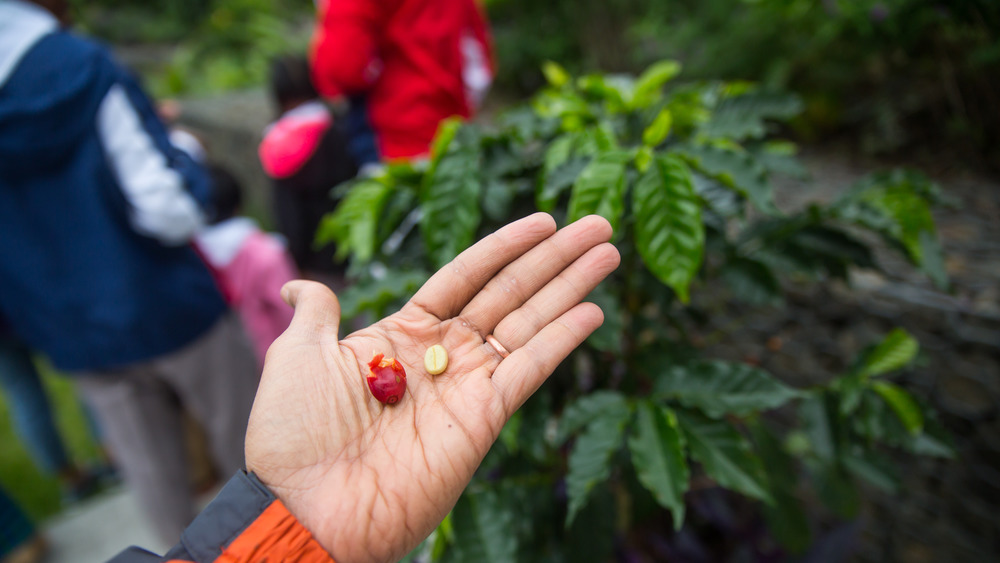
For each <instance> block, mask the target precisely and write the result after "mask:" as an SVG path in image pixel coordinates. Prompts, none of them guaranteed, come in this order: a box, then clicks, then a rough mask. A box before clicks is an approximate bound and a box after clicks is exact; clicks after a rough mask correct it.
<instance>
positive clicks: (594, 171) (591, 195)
mask: <svg viewBox="0 0 1000 563" xmlns="http://www.w3.org/2000/svg"><path fill="white" fill-rule="evenodd" d="M629 157H630V155H629V154H628V153H627V152H623V151H612V152H606V153H603V154H600V155H598V156H597V158H595V159H594V160H592V161H591V162H590V164H588V165H587V167H586V168H584V169H583V171H582V172H580V176H579V177H577V179H576V182H575V183H574V184H573V192H572V194H571V195H570V198H569V211H568V215H569V216H568V218H567V220H568V221H569V222H571V223H572V222H573V221H576V220H578V219H581V218H583V217H585V216H587V215H592V214H596V215H600V216H602V217H604V218H605V219H607V220H608V221H609V222H610V223H611V226H612V228H614V229H615V230H617V229H618V225H619V223H620V222H621V218H622V214H623V213H624V211H625V201H624V199H625V166H626V163H627V162H628V160H629Z"/></svg>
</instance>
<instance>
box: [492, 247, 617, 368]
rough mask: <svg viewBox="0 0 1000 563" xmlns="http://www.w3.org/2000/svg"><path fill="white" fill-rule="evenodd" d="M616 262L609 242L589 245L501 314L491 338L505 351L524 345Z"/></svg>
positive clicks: (595, 283) (571, 305)
mask: <svg viewBox="0 0 1000 563" xmlns="http://www.w3.org/2000/svg"><path fill="white" fill-rule="evenodd" d="M620 261H621V256H620V255H619V254H618V249H617V248H615V247H614V245H612V244H610V243H604V244H601V245H599V246H595V247H594V248H591V249H590V250H589V251H587V253H586V254H584V255H583V256H581V257H580V258H579V259H577V260H576V261H575V262H573V263H572V264H571V265H570V266H569V267H568V268H566V269H565V270H563V271H562V272H561V273H560V274H559V275H558V276H556V277H555V279H553V280H552V281H550V282H549V283H547V284H546V285H545V287H543V288H542V289H540V290H539V291H538V292H537V293H535V294H534V295H533V296H532V297H531V298H530V299H528V301H527V302H526V303H525V304H524V305H522V306H521V307H519V308H517V309H516V310H514V311H512V312H511V313H510V314H509V315H507V316H506V317H504V318H503V320H501V321H500V323H499V324H498V325H497V326H496V328H495V329H493V337H494V338H496V339H497V340H498V341H499V342H500V343H501V344H503V345H504V347H506V348H507V349H508V350H516V349H517V348H520V347H521V346H524V344H525V343H527V342H528V341H529V340H531V338H532V337H533V336H535V334H537V333H538V332H539V331H541V330H542V329H543V328H545V326H547V325H548V324H549V323H551V322H552V321H553V320H555V319H557V318H559V316H560V315H562V314H563V313H565V312H566V311H568V310H570V309H571V308H573V307H574V306H575V305H576V304H577V303H579V302H581V301H583V300H584V298H586V297H587V295H588V294H589V293H590V292H591V291H593V290H594V288H595V287H597V284H599V283H601V280H603V279H604V278H605V277H607V276H608V274H610V273H611V272H613V271H614V270H615V268H617V267H618V263H619V262H620Z"/></svg>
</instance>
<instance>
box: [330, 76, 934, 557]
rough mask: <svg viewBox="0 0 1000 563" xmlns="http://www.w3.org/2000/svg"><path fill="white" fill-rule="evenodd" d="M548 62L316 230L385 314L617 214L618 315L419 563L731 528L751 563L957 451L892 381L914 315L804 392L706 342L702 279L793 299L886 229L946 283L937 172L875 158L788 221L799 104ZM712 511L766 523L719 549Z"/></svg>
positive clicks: (368, 185)
mask: <svg viewBox="0 0 1000 563" xmlns="http://www.w3.org/2000/svg"><path fill="white" fill-rule="evenodd" d="M543 70H544V74H545V77H546V79H547V82H548V86H547V87H545V88H544V89H543V90H541V91H540V92H539V93H537V95H535V96H534V98H533V99H532V100H531V102H530V103H529V104H526V105H524V106H522V107H517V108H514V109H512V110H511V111H509V112H507V113H506V114H504V115H503V116H502V117H500V118H498V119H497V120H496V123H495V124H492V125H491V126H485V125H477V124H469V123H460V122H458V121H448V122H445V123H444V124H443V125H442V127H441V129H440V132H439V134H438V137H437V140H436V142H435V144H434V147H433V150H432V156H431V158H430V159H429V160H427V161H425V162H407V163H395V164H389V165H387V166H386V167H385V168H384V170H383V171H382V172H381V173H379V174H376V175H374V176H370V177H365V178H359V179H356V180H354V181H352V182H350V183H348V184H345V185H343V186H340V187H338V188H337V189H336V191H337V192H338V193H339V195H340V196H341V197H342V198H343V199H342V200H341V203H340V204H339V206H338V207H337V209H336V211H335V212H334V213H332V214H331V215H330V216H328V217H327V218H326V219H325V220H324V222H323V224H322V225H321V227H320V230H319V233H318V235H317V243H318V244H326V243H335V244H336V246H337V252H338V254H339V256H340V257H341V258H343V259H348V258H349V260H350V264H351V265H350V272H351V274H352V276H353V277H354V279H355V284H354V286H353V287H352V288H351V289H350V290H349V291H347V292H345V293H344V294H343V295H342V296H341V302H342V306H343V309H344V313H345V316H353V315H358V314H369V315H373V316H382V315H385V314H387V313H390V312H392V310H394V309H395V308H396V307H398V306H400V305H401V304H402V302H404V301H405V299H407V298H408V297H409V295H410V294H411V293H412V292H413V291H414V290H415V289H416V288H417V287H419V285H420V284H421V283H423V281H425V280H426V279H427V278H428V277H429V274H430V272H432V271H434V270H435V269H437V268H440V267H441V266H443V265H445V264H446V263H447V262H448V261H449V260H451V259H452V258H453V257H455V256H456V255H457V254H458V253H459V252H460V251H461V250H463V249H465V248H466V247H467V246H469V245H470V244H471V243H472V242H474V241H475V240H476V239H477V238H478V237H480V236H482V235H484V234H485V233H488V232H491V231H493V230H494V229H496V228H497V227H499V226H500V225H503V224H506V223H508V222H510V221H511V220H514V219H516V218H518V217H521V216H524V215H526V214H528V213H531V212H534V211H536V210H543V211H547V212H549V213H552V214H553V216H554V217H556V219H557V221H559V222H560V223H562V224H565V223H568V222H571V221H574V220H576V219H579V218H581V217H583V216H585V215H588V214H594V213H596V214H600V215H602V216H604V217H605V218H607V219H608V220H609V221H610V222H611V224H612V225H613V226H614V233H615V234H614V238H613V241H612V242H614V243H615V244H616V245H617V247H618V249H619V250H620V252H621V255H622V263H621V266H620V268H619V269H618V270H617V271H616V272H615V273H614V274H612V276H611V277H610V278H609V279H608V280H606V281H605V282H604V283H603V284H602V285H601V286H600V287H598V289H596V290H595V291H594V292H593V293H592V295H591V296H590V299H591V300H592V301H593V302H595V303H597V304H598V305H600V306H601V308H602V309H603V310H604V313H605V317H606V320H605V323H604V325H603V326H602V327H601V328H600V329H599V330H598V331H597V332H596V333H594V334H593V335H592V336H591V337H590V338H589V339H588V340H587V342H586V343H585V345H583V346H581V347H580V348H579V349H578V350H577V351H576V352H574V354H573V355H572V356H571V357H570V358H569V359H568V360H567V361H565V362H563V364H562V365H561V366H560V368H559V369H558V370H557V371H556V373H555V374H554V375H553V376H552V378H551V379H550V380H549V382H548V383H547V384H546V385H545V386H543V388H542V389H541V390H539V392H538V393H536V395H535V396H534V397H532V399H531V400H530V401H529V402H528V403H527V404H525V405H524V406H523V407H522V408H521V409H520V410H519V411H518V412H517V413H516V414H515V415H514V417H513V418H512V419H511V420H510V422H509V423H508V424H507V425H506V427H505V428H504V429H503V431H502V432H501V434H500V436H499V437H498V440H497V442H496V444H495V446H494V447H493V449H492V450H491V451H490V453H489V454H488V455H487V457H486V459H485V460H484V461H483V463H482V465H481V467H480V469H479V471H478V472H477V474H476V476H475V478H474V479H473V481H472V483H471V484H470V485H469V487H468V489H467V490H466V491H465V493H464V494H463V496H462V497H461V499H460V500H459V501H458V503H457V505H456V506H455V508H454V510H453V511H452V513H451V514H450V515H449V517H448V518H447V519H446V520H445V521H444V522H443V523H442V525H441V526H440V527H439V528H438V530H437V531H436V532H435V533H434V534H432V535H431V537H429V538H428V539H427V541H425V542H424V544H423V545H421V546H420V547H419V548H418V549H417V550H416V551H415V552H414V553H413V554H411V555H410V558H411V559H413V560H420V561H428V560H431V561H477V562H478V561H605V560H608V559H612V558H614V557H616V556H617V557H618V558H625V559H629V558H630V557H631V556H633V555H637V556H640V557H645V558H647V559H648V558H652V559H657V560H660V559H663V558H664V557H667V556H668V555H669V554H673V555H674V556H675V557H678V556H679V555H678V554H681V553H683V550H684V549H692V548H691V547H690V545H689V547H687V548H685V547H684V545H688V544H690V543H691V541H692V538H695V543H697V542H699V541H700V542H701V544H700V545H701V547H700V548H699V549H702V550H707V551H706V552H712V551H713V550H714V552H715V553H716V557H717V558H720V557H724V556H725V554H720V553H719V552H720V550H722V549H723V547H720V546H724V545H732V543H733V542H736V543H737V544H742V545H743V546H744V549H745V548H746V547H747V546H750V548H751V552H752V553H755V554H757V556H758V557H760V558H763V557H773V556H774V554H776V553H777V554H794V553H801V552H802V551H803V550H805V549H806V548H807V547H809V546H810V544H811V542H812V541H813V537H814V533H815V529H816V525H815V522H817V521H818V520H817V518H818V517H817V516H816V515H817V514H821V515H825V516H824V518H826V519H827V520H829V519H830V518H840V519H850V518H852V517H854V516H855V515H856V514H857V512H858V510H859V506H860V504H861V501H860V493H859V484H860V483H868V484H871V485H874V486H876V487H880V488H882V489H885V490H888V491H894V490H895V489H897V488H898V480H897V476H896V475H897V472H898V469H897V468H896V467H895V463H896V462H895V461H894V460H898V459H900V457H899V456H904V459H905V456H910V455H925V456H941V457H950V456H952V455H953V454H952V449H951V447H950V445H949V440H948V438H947V436H946V435H945V434H944V432H943V430H942V429H941V427H940V425H939V424H938V423H937V422H936V419H935V417H934V414H933V412H931V411H929V410H928V409H927V408H926V407H925V406H924V405H923V403H922V402H921V401H920V400H919V399H917V398H916V397H914V396H913V395H911V394H910V393H909V392H908V391H907V390H905V389H904V388H902V387H901V386H899V385H897V384H896V383H894V382H893V380H892V374H893V373H896V372H899V371H900V370H903V369H905V368H906V367H907V366H908V365H909V364H910V363H911V362H912V361H913V360H914V358H915V357H916V355H917V353H918V343H917V341H916V340H915V339H914V338H913V337H912V336H910V335H909V334H907V333H906V332H905V331H903V330H901V329H895V330H893V331H891V332H890V333H889V334H887V335H886V336H885V337H884V339H883V340H882V341H881V342H873V343H871V345H870V347H869V348H867V349H866V350H865V351H864V352H863V353H862V354H861V355H860V357H858V358H856V359H855V360H854V361H853V363H851V364H849V365H850V368H849V369H847V370H846V371H845V373H843V374H842V375H840V376H838V377H835V378H832V379H830V380H829V381H827V382H826V383H825V384H822V385H817V386H814V387H810V388H793V387H791V386H789V385H788V384H786V383H784V382H782V381H780V380H778V379H776V378H775V377H774V376H772V375H771V374H769V373H767V372H766V371H765V370H763V369H761V368H760V367H756V366H754V365H749V364H745V363H734V362H728V361H722V360H718V359H712V358H707V357H703V354H702V353H701V352H700V349H699V346H698V345H697V344H698V343H697V342H696V341H695V339H693V338H692V336H691V335H692V327H694V326H696V325H697V323H698V322H699V320H698V319H699V315H700V314H701V313H699V311H698V309H699V307H700V305H699V301H698V300H693V299H692V295H693V294H694V295H696V296H697V295H698V292H699V290H704V291H709V290H711V291H716V289H717V288H720V287H721V288H725V291H727V292H728V293H726V295H728V296H729V298H732V299H736V300H741V301H743V302H746V303H749V304H752V305H766V304H770V305H774V304H780V303H781V301H782V296H783V292H784V291H785V289H786V288H787V287H788V286H789V284H801V283H824V282H827V281H830V280H834V279H838V278H839V279H845V280H846V279H847V276H848V272H849V271H850V270H851V269H852V268H877V267H878V265H877V264H876V262H875V259H874V256H873V251H872V248H871V244H872V241H874V240H876V239H877V238H879V239H882V240H884V241H886V242H887V243H888V245H889V246H890V247H891V248H893V249H896V250H897V251H898V252H900V253H901V254H902V255H903V256H904V257H905V258H906V259H908V260H909V262H911V263H912V264H913V266H914V267H916V268H919V269H920V270H922V271H923V272H926V274H927V275H928V276H929V277H930V278H931V279H932V280H933V281H934V282H935V283H936V284H938V285H939V286H940V287H942V288H944V287H946V286H947V284H948V280H947V277H946V275H945V272H944V268H943V259H942V255H941V248H940V245H939V243H938V239H937V236H936V234H935V227H934V222H933V219H932V216H931V209H932V206H933V205H935V204H937V203H939V202H940V200H941V196H940V194H939V191H938V189H937V188H936V186H934V185H933V184H932V183H930V182H929V181H928V180H927V179H926V178H924V177H923V176H921V175H920V174H918V173H915V172H912V171H903V170H896V171H891V172H883V173H878V174H873V175H871V176H869V177H867V178H865V179H864V180H863V181H861V182H859V183H858V184H857V185H856V186H853V187H852V188H851V189H850V190H848V191H846V193H845V195H844V196H843V197H841V198H840V199H839V200H837V201H835V202H833V203H831V204H828V205H820V204H813V205H810V206H808V207H806V208H805V209H802V210H795V211H782V210H780V209H779V208H778V206H777V205H776V204H775V202H774V197H773V187H772V184H771V183H770V177H771V176H772V175H774V174H778V173H782V174H798V173H801V166H800V165H799V164H798V162H797V161H796V159H795V156H794V153H795V150H794V146H793V145H792V144H790V143H787V142H784V141H781V140H775V139H773V138H772V137H773V135H774V133H775V132H780V130H781V129H780V127H781V124H782V123H783V122H786V121H787V120H788V119H790V118H792V117H794V116H795V115H797V114H798V113H799V112H800V110H801V103H800V102H799V100H798V99H797V98H796V97H795V96H791V95H788V94H784V93H780V92H772V91H766V90H763V89H760V88H756V87H754V85H752V84H747V83H733V82H729V83H726V82H701V83H695V84H675V83H674V80H673V79H674V78H675V77H676V75H677V74H678V72H679V70H680V67H679V65H678V64H676V63H674V62H671V61H663V62H660V63H657V64H655V65H653V66H652V67H650V68H649V69H648V70H646V71H645V72H644V73H642V74H641V75H639V76H637V77H633V76H624V75H587V76H582V77H578V78H575V77H572V76H569V75H568V74H567V73H566V71H565V70H563V69H562V68H561V67H560V66H558V65H556V64H554V63H549V64H546V65H545V67H544V69H543ZM706 298H708V299H711V296H710V295H708V296H706ZM845 365H847V364H845ZM720 506H721V507H722V508H719V507H720ZM706 507H709V508H706ZM712 507H715V508H712ZM696 508H697V510H695V509H696ZM712 510H716V511H718V510H728V511H730V512H744V513H745V512H749V513H751V514H753V515H756V516H755V518H756V520H757V521H760V522H764V523H766V527H765V526H761V527H760V528H761V529H763V530H766V532H762V533H756V534H754V535H752V536H746V537H737V538H728V539H725V538H723V539H719V538H718V537H715V539H712V538H713V536H712V535H711V534H712V533H716V534H718V533H719V532H718V530H716V531H715V532H713V531H712V527H713V522H712V521H711V519H710V518H706V517H705V516H704V515H705V514H707V513H711V512H712ZM699 538H700V539H699Z"/></svg>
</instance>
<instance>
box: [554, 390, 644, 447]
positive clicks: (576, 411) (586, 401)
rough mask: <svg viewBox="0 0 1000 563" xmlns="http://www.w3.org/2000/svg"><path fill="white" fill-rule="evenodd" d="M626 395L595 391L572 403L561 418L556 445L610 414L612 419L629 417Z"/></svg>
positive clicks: (616, 392)
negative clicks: (597, 419)
mask: <svg viewBox="0 0 1000 563" xmlns="http://www.w3.org/2000/svg"><path fill="white" fill-rule="evenodd" d="M628 412H629V406H628V401H627V400H626V398H625V395H622V394H621V393H619V392H618V391H594V392H593V393H590V394H589V395H584V396H583V397H580V398H579V399H577V400H576V401H574V402H572V403H570V404H569V405H567V406H566V408H565V409H563V412H562V415H561V416H560V417H559V429H558V431H557V433H556V436H557V437H556V443H558V444H561V443H563V442H565V441H566V440H568V439H569V437H570V436H572V435H573V434H574V433H575V432H576V431H577V430H579V429H581V428H583V427H584V426H586V425H587V424H588V423H589V422H590V421H592V420H594V419H596V418H598V417H600V416H603V415H605V414H608V416H610V417H611V418H616V417H617V418H624V417H626V416H628Z"/></svg>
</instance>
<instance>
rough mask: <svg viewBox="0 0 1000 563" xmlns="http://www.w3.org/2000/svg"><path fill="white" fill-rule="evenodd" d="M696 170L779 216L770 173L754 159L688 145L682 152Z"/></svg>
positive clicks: (730, 151) (726, 150) (732, 151)
mask: <svg viewBox="0 0 1000 563" xmlns="http://www.w3.org/2000/svg"><path fill="white" fill-rule="evenodd" d="M677 153H678V154H679V155H681V156H682V157H683V158H684V159H685V160H686V161H687V162H688V163H689V164H690V165H691V167H692V168H694V169H696V170H698V171H700V172H702V173H703V174H705V175H706V176H709V177H710V178H714V179H715V180H717V181H719V182H721V183H722V184H723V185H725V186H728V187H730V188H732V189H734V190H736V191H737V192H739V193H740V194H741V195H743V196H744V197H746V198H747V199H748V200H750V202H751V203H753V204H754V207H756V208H757V209H758V210H760V211H762V212H764V213H766V214H769V215H776V214H777V213H778V209H777V208H776V207H775V205H774V188H773V187H772V186H771V183H770V182H769V181H768V180H767V170H766V169H765V168H764V167H763V166H762V165H761V164H760V163H758V162H757V161H756V160H754V158H753V156H752V155H750V154H749V153H746V152H744V151H740V150H736V149H733V148H720V147H711V146H704V147H694V146H686V147H683V148H681V149H678V151H677Z"/></svg>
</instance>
